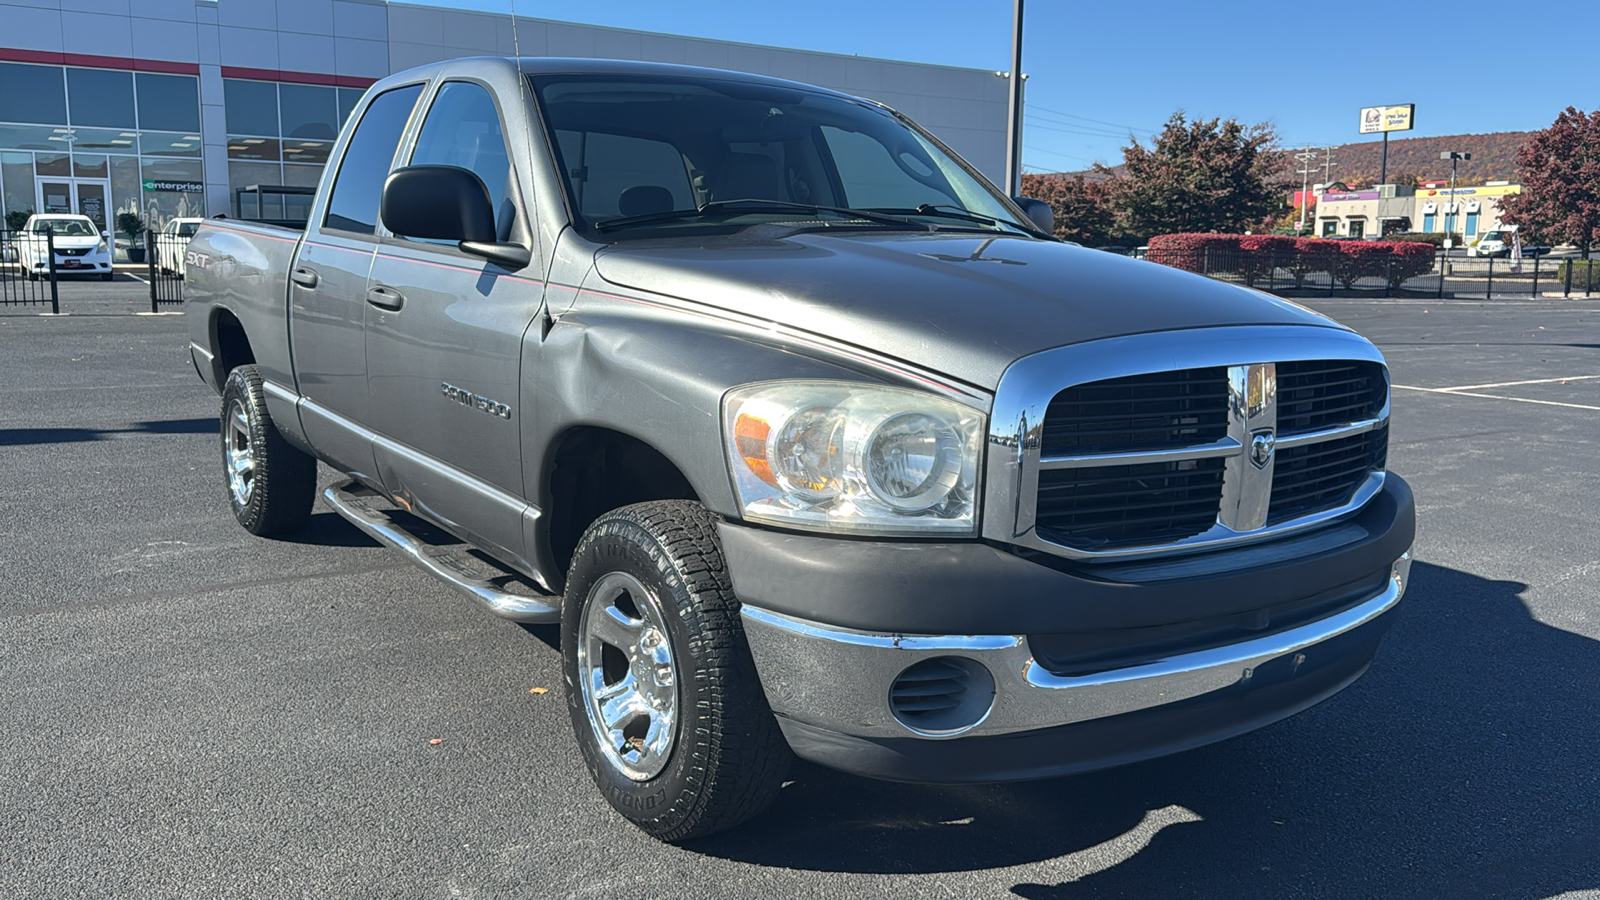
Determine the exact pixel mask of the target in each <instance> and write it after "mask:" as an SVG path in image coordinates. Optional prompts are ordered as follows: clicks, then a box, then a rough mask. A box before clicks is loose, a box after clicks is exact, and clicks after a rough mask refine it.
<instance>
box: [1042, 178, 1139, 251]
mask: <svg viewBox="0 0 1600 900" xmlns="http://www.w3.org/2000/svg"><path fill="white" fill-rule="evenodd" d="M1117 187H1118V185H1117V183H1116V182H1115V181H1114V180H1112V179H1109V178H1104V177H1102V178H1096V179H1094V180H1090V179H1087V178H1085V177H1084V176H1083V175H1082V174H1077V175H1026V174H1025V175H1023V176H1022V193H1023V195H1024V196H1027V197H1033V198H1035V199H1038V200H1043V201H1044V202H1046V203H1048V204H1050V209H1051V210H1052V211H1054V212H1055V217H1056V229H1055V234H1056V237H1058V238H1061V239H1062V240H1064V241H1076V242H1078V243H1080V244H1084V245H1086V246H1089V247H1103V246H1105V245H1107V244H1112V243H1116V241H1117V227H1116V210H1115V209H1113V207H1112V200H1113V198H1114V197H1115V195H1116V190H1117Z"/></svg>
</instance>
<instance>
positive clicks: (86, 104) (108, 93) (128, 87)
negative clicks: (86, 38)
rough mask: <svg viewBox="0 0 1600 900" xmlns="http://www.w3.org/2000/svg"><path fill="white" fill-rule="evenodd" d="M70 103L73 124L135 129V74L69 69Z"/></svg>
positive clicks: (104, 70)
mask: <svg viewBox="0 0 1600 900" xmlns="http://www.w3.org/2000/svg"><path fill="white" fill-rule="evenodd" d="M67 102H68V104H69V109H70V110H71V112H72V124H74V125H90V126H98V127H101V128H132V127H133V126H134V119H133V73H132V72H117V71H114V70H110V69H73V68H69V69H67Z"/></svg>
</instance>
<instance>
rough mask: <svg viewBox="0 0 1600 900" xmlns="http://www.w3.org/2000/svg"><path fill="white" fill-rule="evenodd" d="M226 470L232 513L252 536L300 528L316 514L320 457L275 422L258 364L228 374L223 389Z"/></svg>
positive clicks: (223, 453)
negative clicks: (289, 437)
mask: <svg viewBox="0 0 1600 900" xmlns="http://www.w3.org/2000/svg"><path fill="white" fill-rule="evenodd" d="M222 472H223V475H224V476H225V477H226V478H227V480H228V501H229V503H230V504H231V505H232V507H233V516H234V518H236V519H238V520H239V524H240V525H242V526H244V528H245V530H246V531H249V532H250V533H251V534H259V535H270V534H283V533H285V532H290V531H296V530H298V529H299V528H300V527H301V526H303V525H305V523H306V519H307V518H308V517H309V516H310V515H311V502H312V501H313V500H314V499H315V497H316V488H317V461H316V460H315V459H314V458H312V457H310V456H307V455H306V454H305V453H302V452H301V451H300V450H298V449H296V448H295V447H293V446H290V444H289V442H288V441H286V440H284V439H283V435H281V434H279V433H278V428H277V426H275V425H273V424H272V416H271V415H270V414H268V412H267V403H266V398H265V395H264V394H263V392H262V389H261V374H260V373H259V372H257V371H256V367H255V366H240V367H238V368H237V369H234V370H233V371H232V372H229V373H228V380H227V383H226V385H225V386H224V388H223V391H222Z"/></svg>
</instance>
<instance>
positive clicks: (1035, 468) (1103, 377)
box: [983, 326, 1388, 560]
mask: <svg viewBox="0 0 1600 900" xmlns="http://www.w3.org/2000/svg"><path fill="white" fill-rule="evenodd" d="M1263 350H1265V351H1267V353H1269V354H1272V355H1277V356H1279V359H1278V361H1274V362H1249V360H1251V359H1257V360H1259V359H1261V357H1262V355H1264V354H1263V352H1262V351H1263ZM1267 358H1268V359H1271V358H1272V356H1268V357H1267ZM1085 376H1087V377H1085ZM1063 385H1065V387H1063ZM1387 423H1388V379H1387V372H1386V371H1385V369H1384V366H1383V363H1382V358H1381V357H1380V356H1379V355H1378V354H1377V352H1376V351H1375V350H1374V349H1373V347H1372V345H1371V344H1370V343H1368V342H1367V341H1365V340H1364V339H1362V338H1361V337H1360V336H1359V335H1355V334H1353V333H1350V332H1344V331H1339V330H1336V329H1329V328H1314V327H1301V326H1282V327H1278V326H1238V327H1223V328H1216V329H1197V330H1192V331H1188V332H1156V333H1151V334H1145V335H1133V336H1129V337H1125V338H1111V339H1106V340H1105V341H1101V342H1094V343H1091V344H1083V345H1074V346H1066V347H1061V348H1058V349H1055V350H1048V351H1044V352H1042V353H1039V354H1035V355H1034V356H1030V357H1026V358H1024V359H1023V360H1019V361H1018V362H1017V363H1015V364H1013V366H1012V367H1011V369H1010V370H1008V371H1007V373H1006V375H1005V377H1004V378H1003V379H1002V380H1001V384H1000V385H999V388H998V389H997V391H996V395H995V406H994V413H993V416H992V419H991V431H990V448H989V454H988V456H989V461H988V463H987V466H988V471H989V481H988V491H987V493H986V498H987V499H986V501H985V502H986V505H987V512H986V513H985V518H984V529H983V533H984V535H985V536H986V537H988V538H991V539H995V540H1001V541H1006V542H1009V543H1013V544H1017V545H1020V546H1024V547H1031V548H1034V549H1037V550H1042V551H1045V552H1049V553H1054V554H1056V555H1060V556H1066V557H1072V558H1078V559H1084V560H1096V559H1104V560H1126V559H1138V558H1145V557H1155V556H1162V555H1166V554H1171V553H1183V552H1197V551H1201V550H1209V549H1212V548H1216V547H1222V546H1228V545H1232V544H1237V543H1240V542H1249V541H1256V540H1261V539H1264V538H1267V537H1271V536H1274V535H1279V534H1288V533H1294V532H1297V531H1300V530H1303V529H1306V528H1309V527H1312V526H1315V525H1318V524H1322V523H1326V522H1331V521H1335V520H1338V519H1340V518H1342V517H1343V516H1345V515H1346V514H1348V513H1351V512H1353V511H1355V510H1357V509H1359V508H1360V507H1361V506H1362V505H1363V504H1365V503H1366V501H1367V500H1368V499H1370V498H1371V497H1372V496H1373V495H1374V494H1376V493H1377V491H1378V490H1379V489H1380V488H1381V487H1382V484H1383V472H1382V470H1383V466H1384V463H1385V451H1386V448H1387Z"/></svg>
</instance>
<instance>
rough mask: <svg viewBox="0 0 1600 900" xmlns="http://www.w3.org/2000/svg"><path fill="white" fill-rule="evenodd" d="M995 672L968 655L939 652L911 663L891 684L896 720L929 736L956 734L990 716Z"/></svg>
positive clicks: (890, 704) (911, 729)
mask: <svg viewBox="0 0 1600 900" xmlns="http://www.w3.org/2000/svg"><path fill="white" fill-rule="evenodd" d="M994 695H995V688H994V676H993V675H991V674H990V673H989V670H988V668H987V667H985V666H984V665H983V664H982V663H980V662H978V661H977V660H974V659H968V658H967V657H964V656H936V657H933V658H931V659H924V660H922V661H920V662H916V663H913V664H912V665H910V666H907V667H906V669H905V671H903V672H901V673H900V675H899V676H898V677H896V678H895V680H894V684H893V685H891V686H890V688H889V710H890V712H892V713H893V714H894V717H895V721H897V722H899V723H900V724H901V725H903V726H905V728H906V729H907V730H909V731H911V732H913V733H916V734H920V735H923V736H925V737H953V736H955V735H958V734H961V733H963V732H965V731H969V730H971V729H972V728H974V727H976V726H977V725H979V724H981V723H982V722H983V720H984V719H986V718H988V717H989V711H990V710H991V709H993V708H994Z"/></svg>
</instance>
